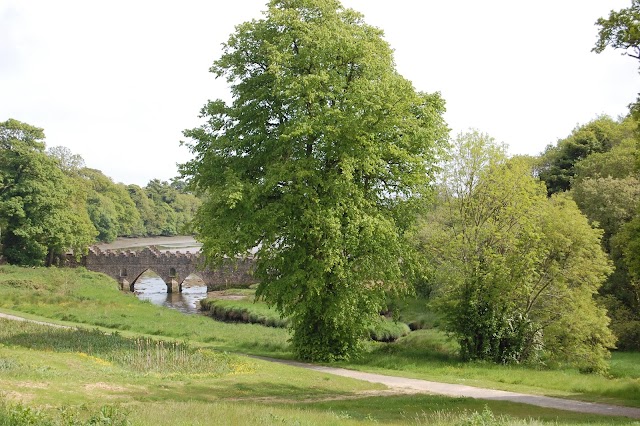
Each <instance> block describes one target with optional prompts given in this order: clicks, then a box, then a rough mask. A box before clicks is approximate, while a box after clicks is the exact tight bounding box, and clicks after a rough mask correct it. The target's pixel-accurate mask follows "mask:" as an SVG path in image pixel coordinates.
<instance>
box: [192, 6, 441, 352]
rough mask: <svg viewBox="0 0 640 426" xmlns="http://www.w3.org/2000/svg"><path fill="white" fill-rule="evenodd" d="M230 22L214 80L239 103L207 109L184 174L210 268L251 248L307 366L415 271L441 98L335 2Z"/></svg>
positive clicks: (373, 313)
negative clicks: (422, 89) (409, 76)
mask: <svg viewBox="0 0 640 426" xmlns="http://www.w3.org/2000/svg"><path fill="white" fill-rule="evenodd" d="M267 7H268V9H267V11H266V12H265V16H264V18H263V19H259V20H254V21H251V22H246V23H244V24H241V25H239V26H237V27H236V31H235V33H233V34H232V35H231V37H230V38H229V41H228V42H227V43H226V44H225V45H224V47H223V54H222V57H221V58H220V59H219V60H217V61H216V62H215V63H214V65H213V67H212V68H211V71H212V72H214V73H215V74H216V75H217V76H219V77H223V76H224V77H226V79H227V81H228V82H229V83H230V84H231V91H232V95H233V102H232V103H231V104H229V105H228V104H226V103H225V102H223V101H221V100H217V101H212V102H209V103H208V104H207V105H206V106H205V107H204V108H203V110H202V115H203V116H204V117H205V118H206V120H207V123H206V124H205V125H203V126H202V127H200V128H196V129H192V130H187V131H185V132H184V134H185V136H187V137H188V138H191V139H192V140H193V142H192V143H191V144H190V148H191V151H192V152H193V154H195V159H194V160H193V161H190V162H188V163H186V164H184V165H182V168H181V170H182V173H183V176H184V177H186V178H188V179H189V181H190V184H191V188H192V189H194V190H195V191H196V192H198V193H202V194H204V198H205V202H204V205H203V206H202V208H200V210H199V212H198V215H197V217H196V221H195V227H196V231H197V233H198V239H199V240H201V241H202V242H203V243H204V247H203V251H204V253H205V254H206V256H207V257H208V258H209V259H210V260H211V261H212V262H215V261H221V260H222V259H223V258H224V256H232V257H233V256H236V255H246V254H247V253H248V252H249V250H251V249H255V250H256V252H257V253H256V262H257V268H256V271H255V274H256V276H257V277H258V278H259V279H260V281H261V283H260V286H259V288H258V292H257V295H258V297H263V298H264V299H266V301H267V302H268V303H271V304H273V305H275V306H276V307H277V309H278V310H279V311H280V312H281V313H282V314H284V315H286V316H287V317H289V318H290V319H291V328H292V330H293V337H292V340H291V342H292V345H293V349H294V351H295V353H296V354H297V356H299V357H300V358H303V359H309V360H325V361H327V360H335V359H347V358H349V357H351V356H353V355H354V354H356V353H357V352H358V351H359V349H360V348H361V344H362V338H364V337H365V335H366V333H367V326H368V324H369V323H370V322H371V321H374V320H376V319H378V318H379V312H380V310H381V309H382V308H383V307H384V305H385V296H386V295H387V294H388V293H395V292H398V291H403V289H404V288H405V286H406V280H405V278H406V277H407V274H408V272H409V271H410V270H411V265H412V262H411V260H412V256H411V252H412V251H411V248H410V246H409V245H408V244H407V243H406V241H405V238H404V232H405V230H406V228H407V226H408V224H409V223H410V222H411V218H412V217H413V215H412V214H409V212H408V210H407V205H408V204H409V203H410V202H411V201H412V200H414V199H416V198H417V197H419V196H421V194H426V193H428V185H429V183H430V181H431V179H430V176H431V174H432V165H433V164H434V154H435V153H436V151H437V149H438V146H439V144H440V143H441V142H442V141H443V139H444V138H445V135H446V133H447V129H446V127H445V125H444V123H443V120H442V113H443V111H444V103H443V101H442V100H441V98H440V96H439V95H438V94H431V95H428V94H423V93H417V92H416V91H415V90H414V88H413V87H412V85H411V83H410V82H409V81H407V80H406V79H404V78H403V77H401V76H400V75H399V74H398V72H397V71H396V69H395V66H394V62H393V55H392V50H391V48H390V47H389V46H388V44H387V43H386V42H385V41H384V39H383V38H382V31H380V30H378V29H376V28H374V27H371V26H369V25H367V24H365V23H364V21H363V18H362V15H360V14H359V13H357V12H355V11H353V10H350V9H345V8H343V7H342V6H341V4H340V3H339V2H338V1H336V0H272V1H270V2H269V3H268V6H267Z"/></svg>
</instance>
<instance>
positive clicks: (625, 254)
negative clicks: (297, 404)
mask: <svg viewBox="0 0 640 426" xmlns="http://www.w3.org/2000/svg"><path fill="white" fill-rule="evenodd" d="M636 123H637V122H636V120H634V119H632V118H627V119H625V120H623V121H621V122H619V123H618V124H617V126H616V127H613V128H612V129H611V130H612V131H611V132H610V133H611V134H612V135H613V137H612V139H611V144H612V148H611V149H610V150H608V151H606V152H601V153H591V154H589V155H588V156H587V157H586V158H584V159H582V160H580V161H579V162H577V163H576V164H575V168H574V170H575V176H574V178H573V182H572V190H571V192H570V193H571V196H572V197H573V199H574V200H575V201H576V203H577V204H578V206H579V207H580V209H581V210H582V212H583V213H584V214H585V215H586V216H587V217H588V218H589V220H590V221H591V222H592V223H593V224H594V225H597V226H599V227H601V228H602V230H603V231H604V233H603V239H602V245H603V247H604V249H605V251H606V252H607V253H608V254H609V257H610V258H611V260H612V261H613V263H614V265H615V271H614V273H613V274H611V275H610V276H609V278H608V280H607V282H606V283H605V285H604V286H603V287H602V288H601V290H600V293H601V294H602V295H603V296H604V299H603V300H604V303H605V305H606V306H607V309H608V310H609V315H610V316H611V319H612V326H611V327H612V329H613V331H614V333H615V335H616V336H617V337H618V346H619V347H620V348H626V349H629V348H638V347H640V341H639V340H638V335H640V328H639V325H640V321H639V320H640V317H639V316H638V314H637V312H639V308H640V298H639V295H640V293H639V292H638V278H637V275H634V273H633V266H632V262H631V259H632V257H633V255H632V250H630V247H632V246H633V241H634V239H635V235H637V234H636V233H635V231H633V226H634V225H633V223H634V220H635V219H634V218H635V217H636V216H637V208H638V205H639V204H640V181H639V180H638V173H637V170H636V163H637V159H638V148H637V140H636V137H635V134H634V129H635V128H636V126H637V124H636ZM634 312H635V313H636V314H634Z"/></svg>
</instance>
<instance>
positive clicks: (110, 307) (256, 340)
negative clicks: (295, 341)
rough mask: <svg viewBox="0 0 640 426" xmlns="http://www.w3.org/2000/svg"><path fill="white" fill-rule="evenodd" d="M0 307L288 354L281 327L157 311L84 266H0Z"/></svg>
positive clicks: (61, 319)
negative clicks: (58, 267) (80, 267)
mask: <svg viewBox="0 0 640 426" xmlns="http://www.w3.org/2000/svg"><path fill="white" fill-rule="evenodd" d="M0 290H1V291H2V297H1V298H0V309H3V310H4V311H5V312H7V313H11V312H23V313H27V314H31V315H32V316H34V317H44V318H48V319H53V320H57V321H58V322H60V323H67V324H69V323H73V324H84V325H86V326H89V327H96V326H97V327H103V328H105V329H109V330H119V331H122V332H123V333H126V332H132V333H137V334H143V335H148V336H162V337H165V338H166V337H168V338H174V339H178V340H184V339H189V340H190V341H192V342H200V343H204V344H208V345H211V346H214V347H215V348H217V349H219V350H223V351H236V352H246V353H251V354H255V355H268V356H280V357H291V354H290V352H289V350H288V343H287V339H288V337H289V336H288V333H287V331H286V330H284V329H278V328H265V327H261V326H259V325H252V324H228V323H220V322H213V321H212V320H211V319H210V318H207V317H204V316H200V315H192V316H186V315H184V314H182V313H180V312H177V311H174V310H171V309H161V308H159V307H158V306H154V305H152V304H151V303H149V302H142V301H140V300H139V299H138V298H137V297H136V296H135V295H134V294H125V293H122V292H121V291H120V290H118V286H117V284H116V282H115V281H113V280H112V279H111V278H109V277H107V276H105V275H102V274H97V273H93V272H89V271H86V270H84V269H71V270H66V269H56V268H50V269H43V268H35V269H27V268H18V267H14V266H7V265H5V266H0Z"/></svg>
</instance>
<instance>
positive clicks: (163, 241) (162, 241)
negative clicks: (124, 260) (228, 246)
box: [96, 235, 202, 253]
mask: <svg viewBox="0 0 640 426" xmlns="http://www.w3.org/2000/svg"><path fill="white" fill-rule="evenodd" d="M96 246H97V247H99V248H100V249H101V250H126V249H139V248H144V247H149V246H157V247H160V248H162V250H166V251H182V252H185V251H187V250H188V251H190V252H192V253H195V252H198V251H200V247H201V246H202V244H200V243H199V242H198V241H196V239H195V238H193V237H192V236H189V235H178V236H174V237H140V238H118V239H117V240H115V241H113V242H111V243H99V244H96Z"/></svg>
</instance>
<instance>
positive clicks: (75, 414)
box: [0, 398, 131, 426]
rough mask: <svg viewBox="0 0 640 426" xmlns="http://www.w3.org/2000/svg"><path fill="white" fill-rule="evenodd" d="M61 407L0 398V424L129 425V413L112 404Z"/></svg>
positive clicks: (37, 425) (58, 425)
mask: <svg viewBox="0 0 640 426" xmlns="http://www.w3.org/2000/svg"><path fill="white" fill-rule="evenodd" d="M83 408H84V410H83V409H77V408H69V407H61V408H60V409H59V410H58V411H57V412H52V411H51V410H50V411H43V410H41V409H38V408H32V407H29V406H27V405H24V404H21V403H9V402H7V401H5V400H4V399H2V398H0V426H107V425H108V426H129V425H131V422H130V421H129V413H128V411H127V410H124V409H122V408H120V407H117V406H114V405H103V406H102V407H100V409H99V410H97V412H94V413H91V412H89V413H87V412H85V411H88V410H87V408H86V407H83Z"/></svg>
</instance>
